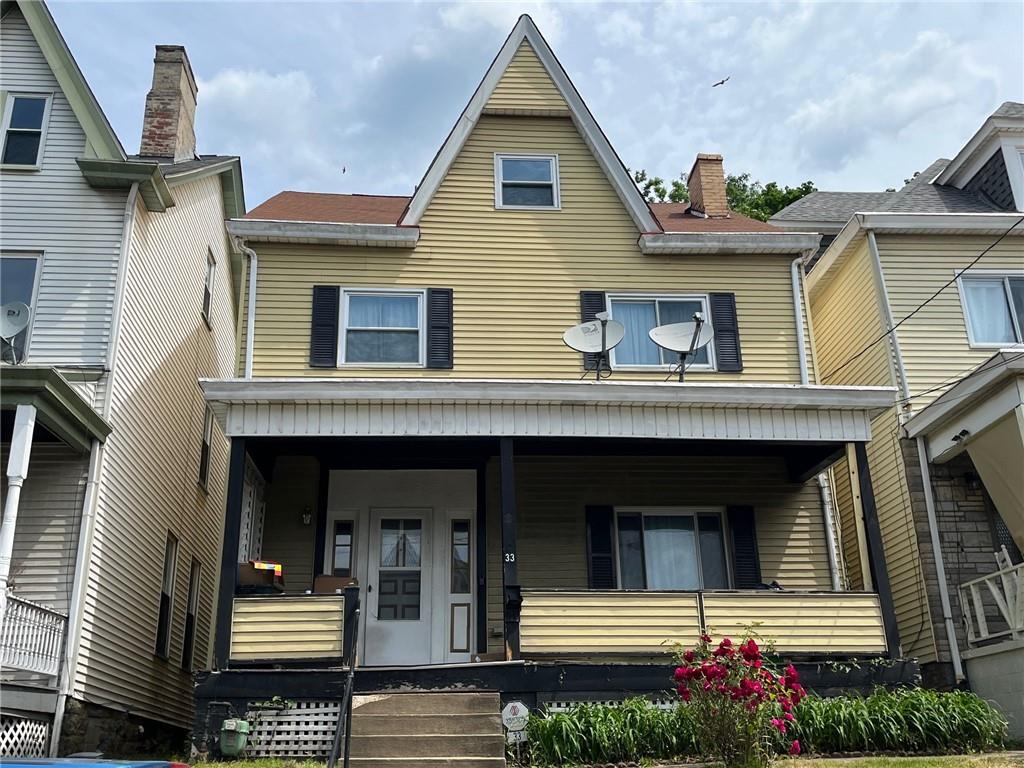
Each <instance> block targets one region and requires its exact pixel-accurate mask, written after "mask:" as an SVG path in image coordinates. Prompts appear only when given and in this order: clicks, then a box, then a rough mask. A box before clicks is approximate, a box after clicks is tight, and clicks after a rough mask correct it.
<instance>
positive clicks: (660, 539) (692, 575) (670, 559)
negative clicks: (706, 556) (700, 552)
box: [644, 515, 700, 589]
mask: <svg viewBox="0 0 1024 768" xmlns="http://www.w3.org/2000/svg"><path fill="white" fill-rule="evenodd" d="M695 554H696V537H695V533H694V529H693V518H692V517H682V516H678V515H647V516H645V517H644V557H645V560H646V565H647V588H648V589H698V588H699V587H700V578H699V576H698V574H697V558H696V557H695Z"/></svg>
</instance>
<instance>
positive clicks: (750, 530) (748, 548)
mask: <svg viewBox="0 0 1024 768" xmlns="http://www.w3.org/2000/svg"><path fill="white" fill-rule="evenodd" d="M728 513H729V531H730V533H731V534H732V535H731V538H732V563H733V571H734V572H735V576H736V584H735V586H736V589H756V588H757V587H760V586H761V562H760V560H759V559H758V556H757V527H756V525H755V522H754V508H753V507H729V508H728Z"/></svg>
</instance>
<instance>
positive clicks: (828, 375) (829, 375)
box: [821, 216, 1024, 381]
mask: <svg viewBox="0 0 1024 768" xmlns="http://www.w3.org/2000/svg"><path fill="white" fill-rule="evenodd" d="M1021 222H1024V216H1021V217H1020V218H1019V219H1017V221H1015V222H1014V223H1013V224H1012V225H1011V226H1010V228H1009V229H1007V230H1006V231H1005V232H1003V234H1001V235H1000V236H999V237H997V238H996V239H995V241H994V242H993V243H992V244H991V245H989V246H988V247H987V248H985V250H983V251H982V252H981V253H979V254H978V255H977V256H975V257H974V259H973V260H972V261H971V263H970V264H968V265H967V266H966V267H964V268H963V269H961V270H960V271H959V272H957V273H956V274H955V275H953V277H952V279H951V280H949V282H947V283H945V284H944V285H943V286H942V287H941V288H939V290H937V291H936V292H935V293H933V294H932V295H931V296H929V297H928V298H927V299H925V300H924V301H923V302H921V303H920V304H919V305H917V307H916V308H914V310H913V311H911V312H910V313H909V314H908V315H907V316H906V317H904V318H903V319H902V320H900V321H899V322H898V323H895V324H894V325H893V326H892V328H890V329H889V330H887V331H886V332H885V333H883V334H881V335H880V336H879V337H878V338H876V339H874V340H873V341H871V342H869V343H868V344H867V345H866V346H865V347H864V348H863V349H862V350H860V352H858V353H857V354H855V355H853V357H851V358H849V359H848V360H846V362H844V363H843V364H842V365H840V366H839V367H838V368H834V369H832V370H831V371H829V372H828V373H826V374H825V375H824V376H822V377H821V378H822V380H823V381H827V380H828V379H831V378H832V377H833V376H835V375H836V374H837V373H839V372H840V371H841V370H843V369H844V368H846V367H847V366H849V365H850V364H852V363H853V362H854V361H855V360H858V359H860V358H861V357H863V356H864V355H865V354H866V353H867V351H868V350H869V349H871V348H872V347H873V346H875V344H877V343H878V342H880V341H883V340H884V339H885V338H886V337H888V336H889V335H890V334H892V332H893V331H895V330H896V329H897V328H899V327H900V326H901V325H903V324H904V323H905V322H907V320H909V319H910V318H912V317H913V316H914V315H916V314H917V313H918V312H920V311H921V310H922V309H924V308H925V307H926V306H927V305H928V304H930V303H931V302H932V301H933V300H934V299H935V298H936V297H938V295H939V294H940V293H942V292H943V291H944V290H946V289H947V288H949V286H951V285H952V284H953V283H955V282H956V281H957V280H958V279H959V278H960V276H961V275H962V274H964V272H966V271H967V270H969V269H970V268H971V267H973V266H974V265H975V264H977V263H978V262H979V261H981V257H982V256H984V255H985V254H986V253H988V252H989V251H991V250H992V249H993V248H995V247H996V246H997V245H999V243H1001V242H1002V241H1003V240H1004V239H1005V238H1006V237H1007V236H1008V235H1009V234H1010V233H1011V232H1012V231H1013V230H1014V229H1016V228H1017V227H1018V226H1019V225H1020V224H1021Z"/></svg>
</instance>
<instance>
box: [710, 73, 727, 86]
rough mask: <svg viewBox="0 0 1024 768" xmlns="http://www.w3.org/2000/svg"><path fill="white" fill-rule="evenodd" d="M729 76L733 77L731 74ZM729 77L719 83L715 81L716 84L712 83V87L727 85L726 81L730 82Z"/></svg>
mask: <svg viewBox="0 0 1024 768" xmlns="http://www.w3.org/2000/svg"><path fill="white" fill-rule="evenodd" d="M729 77H732V75H729ZM729 77H727V78H725V79H724V80H719V81H718V82H717V83H715V84H714V85H712V86H711V87H712V88H717V87H718V86H720V85H725V84H726V83H728V82H729Z"/></svg>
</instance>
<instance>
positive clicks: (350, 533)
mask: <svg viewBox="0 0 1024 768" xmlns="http://www.w3.org/2000/svg"><path fill="white" fill-rule="evenodd" d="M355 533H356V522H355V520H353V519H351V518H347V519H340V518H339V519H337V520H335V521H334V538H333V540H332V542H331V575H333V576H341V577H345V578H349V577H352V576H355V572H356V571H355V554H356V546H355V542H356V539H355Z"/></svg>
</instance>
